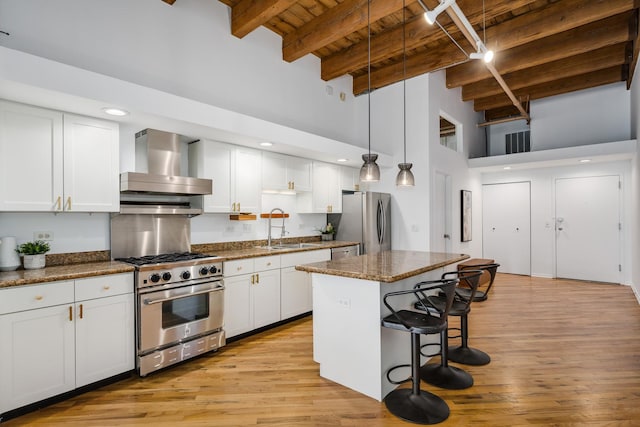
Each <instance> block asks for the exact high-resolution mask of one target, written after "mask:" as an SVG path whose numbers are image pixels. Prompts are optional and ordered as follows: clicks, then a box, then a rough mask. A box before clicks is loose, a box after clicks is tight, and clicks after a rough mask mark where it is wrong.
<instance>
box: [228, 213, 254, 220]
mask: <svg viewBox="0 0 640 427" xmlns="http://www.w3.org/2000/svg"><path fill="white" fill-rule="evenodd" d="M229 219H230V220H232V221H255V220H256V219H257V217H256V215H255V214H231V215H229Z"/></svg>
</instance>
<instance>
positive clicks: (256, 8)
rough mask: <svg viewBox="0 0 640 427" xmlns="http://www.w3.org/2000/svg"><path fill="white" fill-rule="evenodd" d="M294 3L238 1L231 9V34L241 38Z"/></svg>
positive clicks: (291, 0)
mask: <svg viewBox="0 0 640 427" xmlns="http://www.w3.org/2000/svg"><path fill="white" fill-rule="evenodd" d="M295 3H296V0H240V1H239V2H238V3H236V4H235V6H233V7H232V8H231V34H233V35H234V36H236V37H238V38H243V37H244V36H246V35H247V34H249V33H250V32H252V31H253V30H255V29H256V28H258V27H260V26H261V25H263V24H265V23H266V22H267V21H269V20H270V19H271V18H273V17H274V16H277V15H279V14H280V13H282V12H284V11H285V10H287V9H288V8H289V7H291V6H292V5H293V4H295Z"/></svg>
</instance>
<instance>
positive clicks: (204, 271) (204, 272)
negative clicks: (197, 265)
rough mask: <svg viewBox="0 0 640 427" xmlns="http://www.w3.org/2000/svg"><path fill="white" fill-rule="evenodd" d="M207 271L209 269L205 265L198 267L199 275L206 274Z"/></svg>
mask: <svg viewBox="0 0 640 427" xmlns="http://www.w3.org/2000/svg"><path fill="white" fill-rule="evenodd" d="M208 272H209V269H208V268H207V267H202V268H201V269H200V275H201V276H206V275H207V273H208Z"/></svg>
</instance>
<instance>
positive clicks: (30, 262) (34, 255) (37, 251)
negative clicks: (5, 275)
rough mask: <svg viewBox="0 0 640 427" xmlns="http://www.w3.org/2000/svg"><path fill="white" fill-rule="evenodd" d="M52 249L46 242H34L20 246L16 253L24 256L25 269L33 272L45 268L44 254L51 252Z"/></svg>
mask: <svg viewBox="0 0 640 427" xmlns="http://www.w3.org/2000/svg"><path fill="white" fill-rule="evenodd" d="M50 249H51V247H50V246H49V243H47V242H45V241H44V240H34V241H33V242H27V243H23V244H21V245H19V246H18V249H16V252H18V253H19V254H22V255H23V256H24V268H25V269H26V270H33V269H36V268H43V267H44V265H45V255H44V254H45V253H47V252H49V250H50Z"/></svg>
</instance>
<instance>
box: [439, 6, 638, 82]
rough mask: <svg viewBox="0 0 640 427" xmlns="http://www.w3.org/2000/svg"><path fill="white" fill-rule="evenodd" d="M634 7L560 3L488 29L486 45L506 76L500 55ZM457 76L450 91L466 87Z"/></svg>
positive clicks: (449, 75)
mask: <svg viewBox="0 0 640 427" xmlns="http://www.w3.org/2000/svg"><path fill="white" fill-rule="evenodd" d="M634 7H635V0H560V1H557V2H555V3H551V4H549V6H546V7H544V8H541V9H538V10H534V11H531V12H529V13H526V14H524V15H521V16H518V17H516V18H513V19H511V20H509V21H505V22H503V23H501V24H499V25H495V26H493V27H489V28H487V36H486V38H487V43H486V45H487V47H488V48H489V49H492V50H493V51H494V52H496V54H497V55H496V60H495V65H496V68H497V69H498V71H500V72H501V73H503V71H502V70H501V68H500V66H499V58H500V54H499V52H501V51H504V50H507V49H510V48H513V47H516V46H520V45H523V44H526V43H530V42H532V41H535V40H540V39H542V38H545V37H549V36H552V35H555V34H558V33H560V32H563V31H568V30H571V29H574V28H577V27H580V26H583V25H586V24H589V23H591V22H594V21H598V20H601V19H605V18H608V17H611V16H614V15H618V14H620V13H624V12H627V11H630V10H632V9H633V8H634ZM456 73H457V70H454V69H452V70H451V72H450V73H449V72H448V73H447V87H449V88H451V87H457V86H461V85H462V84H464V83H461V81H460V80H459V79H458V78H456ZM484 78H486V77H484Z"/></svg>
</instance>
